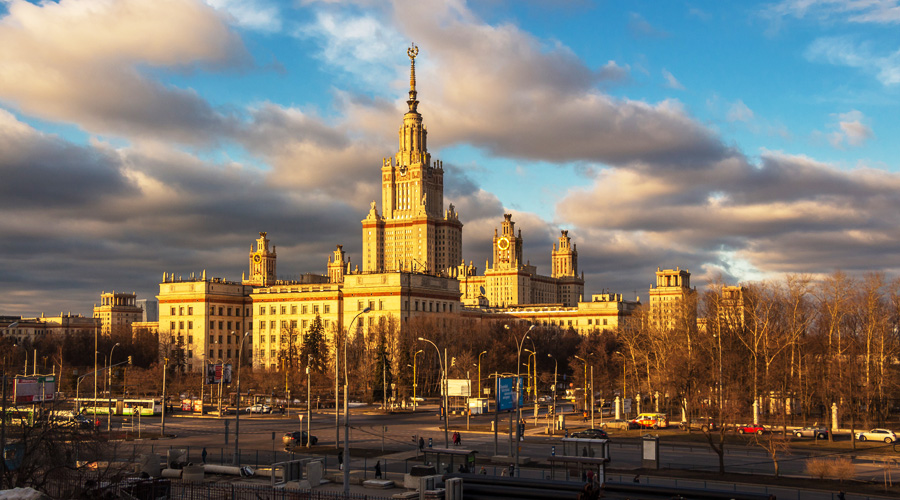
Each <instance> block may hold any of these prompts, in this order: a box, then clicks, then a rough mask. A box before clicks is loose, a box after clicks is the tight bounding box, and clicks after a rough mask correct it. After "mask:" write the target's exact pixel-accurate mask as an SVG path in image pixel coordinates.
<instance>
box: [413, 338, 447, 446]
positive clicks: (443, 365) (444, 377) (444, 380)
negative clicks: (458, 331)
mask: <svg viewBox="0 0 900 500" xmlns="http://www.w3.org/2000/svg"><path fill="white" fill-rule="evenodd" d="M419 341H420V342H428V343H429V344H431V345H432V346H434V350H435V351H437V355H438V363H439V365H440V367H441V374H442V380H441V387H442V390H443V392H444V447H446V448H449V447H450V427H449V425H450V424H449V422H450V407H449V402H448V398H447V393H448V392H449V390H448V388H447V370H448V369H449V368H450V367H449V366H447V363H446V361H447V359H446V358H447V349H444V358H445V359H443V360H442V359H441V350H440V349H438V346H437V344H435V343H434V342H432V341H430V340H428V339H426V338H423V337H419Z"/></svg>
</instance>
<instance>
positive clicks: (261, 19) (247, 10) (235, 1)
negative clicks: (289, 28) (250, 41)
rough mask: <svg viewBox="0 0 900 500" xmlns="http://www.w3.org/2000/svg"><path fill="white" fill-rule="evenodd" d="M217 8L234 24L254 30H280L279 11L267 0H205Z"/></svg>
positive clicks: (276, 6)
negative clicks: (226, 14)
mask: <svg viewBox="0 0 900 500" xmlns="http://www.w3.org/2000/svg"><path fill="white" fill-rule="evenodd" d="M206 3H208V4H209V5H211V6H213V7H215V8H216V9H217V10H219V11H222V12H226V13H228V15H229V17H230V18H231V20H232V21H233V22H234V24H236V25H238V26H241V27H243V28H248V29H252V30H256V31H263V32H269V33H274V32H277V31H281V17H282V14H281V11H280V9H279V8H278V5H277V4H274V3H272V2H270V1H268V0H206Z"/></svg>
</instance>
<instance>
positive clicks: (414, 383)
mask: <svg viewBox="0 0 900 500" xmlns="http://www.w3.org/2000/svg"><path fill="white" fill-rule="evenodd" d="M422 352H425V351H423V350H422V349H419V350H418V351H416V352H415V353H414V354H413V364H412V369H413V412H415V411H416V387H418V386H419V384H418V381H417V379H416V356H418V355H419V353H422Z"/></svg>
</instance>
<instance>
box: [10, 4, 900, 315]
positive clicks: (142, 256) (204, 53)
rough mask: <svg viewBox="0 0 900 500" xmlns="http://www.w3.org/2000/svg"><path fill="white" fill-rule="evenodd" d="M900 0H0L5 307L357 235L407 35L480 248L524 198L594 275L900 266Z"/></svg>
mask: <svg viewBox="0 0 900 500" xmlns="http://www.w3.org/2000/svg"><path fill="white" fill-rule="evenodd" d="M898 24H900V5H898V2H897V1H896V0H879V1H868V0H867V1H863V0H818V1H817V0H781V1H772V2H713V1H706V2H702V1H690V2H679V1H665V2H663V1H656V2H589V1H580V0H569V1H554V2H541V1H537V0H534V1H502V0H489V1H483V2H472V3H467V2H465V1H461V0H456V1H438V0H421V1H412V0H409V1H401V0H397V1H393V2H373V1H368V0H360V1H355V2H354V1H351V2H333V1H321V2H319V1H314V0H303V1H296V2H277V1H274V0H252V1H237V0H209V1H208V2H206V3H204V2H201V1H199V0H196V1H195V0H160V1H153V2H149V1H145V0H144V1H140V0H121V1H118V2H110V1H101V0H63V1H60V2H40V3H28V2H24V1H20V0H15V1H9V0H7V1H4V2H0V178H2V180H3V182H0V211H2V215H3V217H2V218H0V234H3V235H4V238H3V241H2V242H0V248H2V251H0V286H2V288H3V290H5V292H4V293H3V294H2V296H0V314H24V315H35V314H40V312H47V313H56V312H59V311H61V310H62V311H73V312H81V313H85V314H89V313H90V307H91V305H92V304H93V302H96V300H97V297H98V294H99V293H100V292H101V291H104V290H106V291H109V290H113V289H115V290H119V291H122V290H127V291H136V292H138V295H139V296H140V297H151V296H153V295H154V294H155V293H157V290H158V283H159V279H160V277H161V275H162V273H163V272H174V273H176V274H184V275H188V274H190V273H191V272H199V271H201V270H203V269H206V270H207V271H208V273H209V274H212V275H215V276H221V277H225V278H229V279H239V278H240V275H241V272H243V271H244V270H245V269H246V267H247V261H246V259H247V254H246V250H247V248H249V245H250V243H251V242H252V241H253V240H254V239H255V235H256V233H257V232H258V231H268V232H269V237H270V239H272V240H273V242H274V244H275V245H277V246H278V247H279V262H278V274H279V275H281V276H283V277H290V276H296V275H298V274H302V273H306V272H317V273H324V270H325V263H326V261H327V257H328V255H329V254H330V251H331V249H333V248H334V245H335V244H343V245H344V248H345V249H346V250H348V251H349V254H350V257H351V260H352V261H353V262H359V252H360V225H359V221H360V220H361V219H362V218H363V216H364V215H365V213H366V212H367V210H368V204H369V202H370V201H371V200H378V201H379V203H380V192H379V174H378V172H379V167H380V161H381V158H382V157H387V156H392V155H393V154H394V153H395V152H396V130H397V127H398V126H399V124H400V122H401V117H402V114H403V112H404V108H405V103H404V101H405V99H406V90H407V86H408V68H409V61H408V58H407V57H406V48H407V47H408V46H409V44H410V43H411V42H415V43H416V44H418V46H419V48H420V54H419V58H418V59H417V69H418V71H417V76H418V91H419V100H420V102H421V104H420V107H419V110H420V111H421V113H422V114H423V116H424V120H425V123H426V125H427V126H428V130H429V132H430V134H429V149H430V151H431V153H432V155H433V156H434V157H436V158H438V159H440V160H442V161H443V162H444V165H445V169H447V171H448V174H447V181H446V182H447V187H446V193H445V203H451V202H452V203H454V204H455V205H456V206H457V209H458V211H459V212H460V214H461V219H462V220H463V222H464V224H465V228H464V250H463V255H464V257H465V259H466V261H469V260H471V261H473V262H474V263H475V264H476V265H477V266H478V267H479V271H480V272H483V270H484V269H483V266H484V261H485V259H486V258H487V257H488V255H489V244H490V237H491V235H492V234H493V229H494V228H495V227H497V226H499V225H500V222H501V221H502V214H503V213H513V214H514V220H516V222H517V227H518V228H520V229H522V232H523V236H524V238H525V246H526V249H525V256H526V258H527V259H528V260H530V261H531V262H532V263H533V264H536V265H538V266H539V271H542V272H544V273H549V261H550V249H551V245H552V243H553V242H554V241H555V238H556V236H557V235H558V234H559V233H558V232H559V230H561V229H567V230H569V231H570V233H569V234H570V235H571V236H573V238H574V241H575V242H576V243H577V245H578V250H579V267H580V270H582V271H584V273H585V277H586V280H587V285H586V293H587V294H590V293H598V292H600V291H601V290H612V291H619V292H623V293H626V296H628V297H631V296H632V295H633V293H634V291H635V290H637V294H638V295H646V289H647V288H648V287H649V285H650V283H651V282H652V280H653V272H654V271H655V270H656V267H658V266H659V267H664V268H669V267H671V268H674V267H676V266H678V267H681V268H688V269H690V270H691V271H692V273H693V275H694V284H695V285H697V286H699V287H702V286H704V283H705V282H707V281H709V280H716V279H723V280H725V281H727V282H728V283H737V282H747V281H754V280H764V279H777V278H779V277H781V276H783V275H785V274H790V273H806V274H810V275H812V276H813V277H820V276H823V275H825V274H828V273H831V272H833V271H835V270H837V269H842V270H845V271H847V272H849V273H851V275H855V276H859V275H861V274H862V273H865V272H871V271H884V272H886V273H887V274H888V275H889V276H890V277H896V275H897V270H898V269H900V256H898V253H897V251H896V250H897V248H898V242H900V231H898V230H897V227H896V223H895V221H894V219H895V218H896V216H895V214H896V213H897V212H898V208H900V197H898V195H897V192H898V190H897V188H898V187H900V176H898V172H897V161H896V158H898V157H900V156H898V151H897V149H898V141H896V140H894V138H895V137H897V136H898V131H897V126H898V124H897V120H896V119H895V118H894V116H895V115H896V114H897V109H898V106H897V105H898V103H900V96H898V87H900V35H898V30H897V25H898Z"/></svg>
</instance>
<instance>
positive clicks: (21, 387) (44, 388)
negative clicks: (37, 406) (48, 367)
mask: <svg viewBox="0 0 900 500" xmlns="http://www.w3.org/2000/svg"><path fill="white" fill-rule="evenodd" d="M54 393H56V375H34V376H29V377H19V376H17V377H16V385H15V394H16V403H40V402H41V401H53V394H54Z"/></svg>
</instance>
